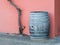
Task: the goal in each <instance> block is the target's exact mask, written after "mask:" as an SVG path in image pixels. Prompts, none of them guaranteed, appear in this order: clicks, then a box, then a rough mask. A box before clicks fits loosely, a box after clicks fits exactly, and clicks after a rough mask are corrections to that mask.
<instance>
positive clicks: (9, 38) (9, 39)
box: [0, 33, 60, 45]
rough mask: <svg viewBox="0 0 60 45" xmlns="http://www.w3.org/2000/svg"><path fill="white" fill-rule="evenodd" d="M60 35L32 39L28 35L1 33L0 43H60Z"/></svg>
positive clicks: (43, 44)
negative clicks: (53, 37)
mask: <svg viewBox="0 0 60 45" xmlns="http://www.w3.org/2000/svg"><path fill="white" fill-rule="evenodd" d="M59 41H60V37H57V38H55V39H34V40H32V39H30V38H29V37H28V36H22V35H9V34H3V33H0V45H60V42H59Z"/></svg>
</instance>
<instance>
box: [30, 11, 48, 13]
mask: <svg viewBox="0 0 60 45" xmlns="http://www.w3.org/2000/svg"><path fill="white" fill-rule="evenodd" d="M31 13H48V12H47V11H31Z"/></svg>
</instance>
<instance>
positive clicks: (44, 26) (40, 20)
mask: <svg viewBox="0 0 60 45" xmlns="http://www.w3.org/2000/svg"><path fill="white" fill-rule="evenodd" d="M49 28H50V23H49V16H48V12H45V11H32V12H31V13H30V21H29V31H30V37H31V38H48V35H49Z"/></svg>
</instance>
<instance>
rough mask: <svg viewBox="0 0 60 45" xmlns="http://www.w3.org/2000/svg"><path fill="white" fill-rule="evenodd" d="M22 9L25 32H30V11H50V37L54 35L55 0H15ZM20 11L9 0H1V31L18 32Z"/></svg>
mask: <svg viewBox="0 0 60 45" xmlns="http://www.w3.org/2000/svg"><path fill="white" fill-rule="evenodd" d="M13 1H14V3H15V4H16V5H17V6H18V7H19V8H21V9H22V24H23V25H25V26H26V29H25V30H24V33H26V34H29V27H28V21H29V13H30V11H48V12H49V16H50V22H51V26H50V37H54V29H55V27H54V26H55V24H54V0H13ZM17 21H18V13H17V11H16V9H15V8H14V7H13V6H12V5H10V3H9V2H8V1H7V0H0V32H5V33H7V32H9V33H18V22H17Z"/></svg>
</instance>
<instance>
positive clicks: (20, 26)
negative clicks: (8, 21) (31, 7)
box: [8, 0, 25, 34]
mask: <svg viewBox="0 0 60 45" xmlns="http://www.w3.org/2000/svg"><path fill="white" fill-rule="evenodd" d="M8 1H9V2H10V4H11V5H13V6H14V7H15V8H16V10H17V11H18V26H19V34H23V30H24V29H25V26H22V24H21V22H20V16H21V9H20V8H18V7H17V6H16V5H15V4H14V3H13V2H12V0H8Z"/></svg>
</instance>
